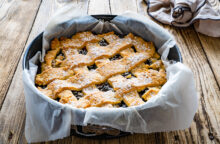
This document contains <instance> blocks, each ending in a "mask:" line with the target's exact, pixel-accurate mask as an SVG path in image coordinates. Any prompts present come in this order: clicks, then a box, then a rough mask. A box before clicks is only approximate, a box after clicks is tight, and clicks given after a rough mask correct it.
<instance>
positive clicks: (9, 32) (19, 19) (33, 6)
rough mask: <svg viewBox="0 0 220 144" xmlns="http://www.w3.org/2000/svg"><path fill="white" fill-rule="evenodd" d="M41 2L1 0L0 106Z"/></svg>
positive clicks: (38, 0) (36, 0)
mask: <svg viewBox="0 0 220 144" xmlns="http://www.w3.org/2000/svg"><path fill="white" fill-rule="evenodd" d="M40 3H41V1H40V0H35V1H33V2H31V1H6V0H0V41H1V43H0V108H1V107H2V103H3V101H4V99H5V95H6V93H7V90H8V87H9V85H10V83H11V79H12V77H13V75H14V71H15V69H16V67H17V64H18V61H19V59H20V57H21V53H22V51H23V48H24V46H25V44H26V40H27V38H28V35H29V32H30V30H31V27H32V24H33V21H34V19H35V15H36V13H37V11H38V7H39V5H40Z"/></svg>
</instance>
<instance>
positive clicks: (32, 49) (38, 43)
mask: <svg viewBox="0 0 220 144" xmlns="http://www.w3.org/2000/svg"><path fill="white" fill-rule="evenodd" d="M92 16H93V17H94V18H96V19H101V20H104V21H110V20H112V19H113V18H114V17H116V15H92ZM42 37H43V32H42V33H40V34H39V35H38V36H37V37H36V38H35V39H34V40H33V41H32V42H31V43H30V44H29V46H28V47H27V49H26V51H25V53H24V57H23V62H22V67H23V69H29V60H30V59H31V58H32V57H33V56H34V55H35V54H36V53H37V52H38V51H42ZM168 59H169V60H174V61H177V62H182V57H181V54H180V51H179V48H178V47H177V46H176V45H175V46H174V47H173V48H171V49H170V52H169V55H168ZM83 128H85V127H82V126H73V128H71V135H77V136H82V137H88V138H104V139H106V138H116V137H121V136H125V135H128V134H130V133H128V132H122V131H119V130H117V129H113V128H110V127H105V126H103V127H98V128H97V127H96V129H97V130H98V131H103V134H100V133H99V134H97V133H84V132H83ZM90 128H94V127H91V126H90ZM106 131H112V132H114V131H119V133H118V134H117V135H111V134H108V132H107V133H106Z"/></svg>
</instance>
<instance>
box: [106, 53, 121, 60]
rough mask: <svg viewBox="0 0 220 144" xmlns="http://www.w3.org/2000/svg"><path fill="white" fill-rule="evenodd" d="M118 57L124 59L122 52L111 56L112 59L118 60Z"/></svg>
mask: <svg viewBox="0 0 220 144" xmlns="http://www.w3.org/2000/svg"><path fill="white" fill-rule="evenodd" d="M118 59H122V56H121V55H120V54H116V55H115V56H113V57H111V58H109V60H110V61H113V60H118Z"/></svg>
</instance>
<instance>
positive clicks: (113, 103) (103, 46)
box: [35, 32, 166, 108]
mask: <svg viewBox="0 0 220 144" xmlns="http://www.w3.org/2000/svg"><path fill="white" fill-rule="evenodd" d="M44 60H45V61H44V63H42V66H41V73H40V74H37V76H36V79H35V83H36V85H37V86H38V89H39V90H40V91H41V92H42V93H44V94H45V95H47V96H48V97H50V98H52V99H56V100H59V102H61V103H64V104H65V103H69V104H71V105H72V106H74V107H79V108H88V107H120V106H136V105H140V104H143V103H144V101H147V100H149V99H150V98H151V97H152V96H155V95H156V94H157V93H158V92H159V90H160V88H161V86H162V85H163V84H164V83H165V82H166V72H165V68H164V65H163V63H162V61H161V60H160V56H159V55H158V54H157V53H156V52H155V48H154V45H153V43H152V42H145V41H144V40H143V39H142V38H140V37H137V36H134V35H133V34H131V33H130V34H128V35H127V36H125V37H124V38H119V37H118V36H117V35H115V34H114V32H109V33H106V34H102V35H94V34H92V33H91V32H80V33H77V34H76V35H74V36H73V37H72V38H63V37H62V38H60V40H58V39H57V38H55V39H54V40H53V41H52V42H51V50H49V51H48V52H47V54H46V55H45V58H44Z"/></svg>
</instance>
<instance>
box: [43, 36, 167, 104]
mask: <svg viewBox="0 0 220 144" xmlns="http://www.w3.org/2000/svg"><path fill="white" fill-rule="evenodd" d="M99 37H102V38H104V39H105V40H106V41H107V42H108V43H112V42H113V41H118V42H119V43H118V44H117V46H118V45H120V43H121V41H119V40H121V39H119V38H118V37H117V36H116V35H114V34H113V33H107V34H103V35H99ZM125 39H126V41H131V43H132V44H133V45H134V47H135V50H136V51H137V53H135V52H134V51H133V50H132V48H127V49H125V48H126V47H128V46H130V44H128V45H127V46H118V47H114V48H113V50H115V52H114V51H113V52H112V51H111V54H109V55H107V54H105V53H102V54H103V55H102V54H100V55H98V58H94V59H93V61H94V62H96V65H97V66H98V68H97V70H94V71H88V69H87V70H86V69H81V70H82V71H81V73H79V72H76V74H75V75H74V76H72V77H69V78H68V79H67V80H54V79H53V80H54V81H53V80H52V81H53V82H52V83H50V84H49V85H48V87H47V88H46V89H40V90H41V91H42V92H43V93H45V94H46V95H48V96H49V97H51V98H53V99H55V98H56V97H57V96H58V97H60V98H61V100H62V97H61V96H60V95H62V93H67V91H70V90H83V91H84V90H85V89H88V88H91V87H92V91H93V92H94V91H95V93H93V94H92V95H93V96H92V95H91V94H87V93H85V96H84V97H83V98H82V99H80V100H79V101H76V100H75V98H71V97H70V99H71V101H72V100H74V101H73V102H75V103H76V102H77V103H82V102H83V103H84V104H86V101H85V100H86V98H87V99H88V98H89V99H91V98H92V99H93V100H94V101H97V99H101V97H108V96H109V95H110V96H112V97H111V98H109V97H108V98H106V99H104V100H103V102H102V101H101V102H97V103H95V102H93V103H92V105H91V102H89V103H90V104H89V106H106V105H107V106H110V107H111V104H117V103H119V102H120V100H118V99H121V98H120V97H116V96H117V95H120V96H121V95H124V97H125V99H124V102H125V103H126V104H127V105H128V106H132V105H137V104H141V103H143V101H141V99H140V101H138V102H133V104H132V96H133V97H134V98H135V99H136V98H137V97H139V96H138V94H137V91H136V90H133V91H132V88H137V87H138V86H137V85H135V83H133V84H132V85H131V86H130V89H131V90H129V88H125V87H124V89H123V87H122V89H119V90H116V91H115V93H113V92H107V93H104V94H103V93H101V92H100V91H97V90H95V89H97V88H96V87H94V86H95V85H94V84H99V83H103V82H104V81H106V79H108V78H110V77H111V76H114V75H117V74H121V73H124V72H128V71H130V70H132V69H133V68H134V67H136V66H137V65H139V64H140V63H142V62H143V61H145V60H146V59H148V58H150V57H152V55H153V54H154V52H155V49H154V47H153V45H152V43H149V44H147V43H146V42H144V41H143V40H142V39H141V38H138V37H134V36H133V35H132V34H129V35H128V36H126V37H125ZM90 40H91V39H90ZM65 41H66V40H65ZM85 43H87V42H84V44H83V46H84V45H85ZM83 46H79V45H78V47H76V48H75V49H74V48H73V47H71V48H68V47H67V45H65V48H64V49H63V51H64V55H65V57H66V58H68V56H69V57H71V55H78V53H77V49H79V48H82V47H83ZM59 47H60V45H59ZM97 47H99V48H98V49H97ZM102 48H105V47H100V46H98V45H97V43H95V44H94V43H92V44H91V43H88V44H87V49H88V53H89V55H90V56H91V53H92V52H91V51H92V50H93V51H94V49H95V50H99V49H102ZM144 48H145V49H144ZM124 49H125V50H124ZM119 51H120V54H121V55H122V56H123V59H122V60H117V61H109V60H108V59H107V61H106V58H109V57H110V56H112V55H115V54H116V53H118V52H119ZM105 52H106V51H105ZM140 52H141V53H140ZM88 53H87V54H88ZM95 56H97V55H95ZM93 57H94V56H93ZM102 57H104V59H103V58H102ZM90 58H92V56H91V57H90ZM96 59H98V60H96ZM102 61H104V62H102ZM94 62H88V63H86V64H85V65H89V64H93V63H94ZM63 63H65V60H64V61H63ZM119 66H121V67H119ZM70 67H71V68H74V67H76V69H80V68H78V67H81V66H80V64H79V63H78V64H77V65H74V66H70ZM115 67H117V69H114V68H115ZM73 71H74V70H73ZM86 76H88V77H86ZM55 79H56V78H55ZM57 79H62V78H57ZM64 79H65V78H64ZM84 80H86V81H84ZM88 80H90V81H89V82H88ZM162 83H163V82H162ZM83 84H84V85H83ZM160 84H161V83H159V84H157V85H160ZM147 85H149V82H148V84H147ZM151 85H152V84H151ZM145 86H146V83H145ZM141 87H143V86H140V85H139V88H141ZM125 89H126V90H127V91H126V90H125ZM68 93H69V92H68ZM105 94H106V95H105ZM126 95H127V96H126ZM91 96H92V97H91ZM129 96H130V97H129ZM126 98H127V99H126ZM108 99H109V100H108ZM111 99H114V100H113V101H111ZM126 100H127V101H126ZM62 101H63V100H62ZM64 101H65V100H64ZM135 103H136V104H135ZM76 105H77V104H76ZM82 107H88V106H86V105H84V106H82Z"/></svg>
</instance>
